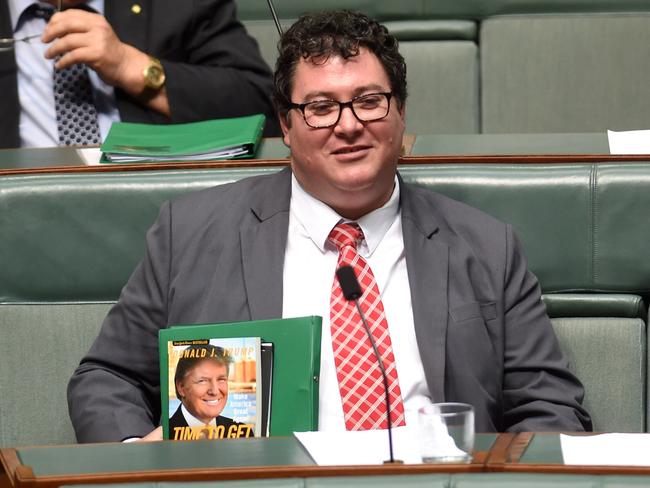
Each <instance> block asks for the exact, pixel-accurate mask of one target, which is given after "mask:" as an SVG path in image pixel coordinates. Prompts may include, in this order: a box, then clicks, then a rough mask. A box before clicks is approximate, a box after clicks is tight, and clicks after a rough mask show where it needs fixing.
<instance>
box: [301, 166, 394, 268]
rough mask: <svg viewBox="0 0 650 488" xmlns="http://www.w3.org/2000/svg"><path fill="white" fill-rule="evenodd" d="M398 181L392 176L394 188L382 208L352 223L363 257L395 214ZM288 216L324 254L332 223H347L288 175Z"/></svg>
mask: <svg viewBox="0 0 650 488" xmlns="http://www.w3.org/2000/svg"><path fill="white" fill-rule="evenodd" d="M399 195H400V188H399V179H398V178H397V175H395V186H394V190H393V193H392V195H391V197H390V198H389V199H388V202H386V203H385V204H384V205H383V206H382V207H380V208H378V209H376V210H373V211H372V212H370V213H368V214H366V215H364V216H363V217H361V218H360V219H358V220H357V221H356V222H357V223H358V224H359V227H361V230H362V231H363V235H364V237H365V239H364V241H365V242H364V243H362V244H361V246H362V250H363V249H364V248H365V252H364V254H367V255H370V254H372V253H373V252H374V251H375V249H377V246H378V245H379V243H380V242H381V240H382V239H383V238H384V236H385V235H386V232H388V229H389V228H390V226H391V225H392V223H393V222H394V221H395V218H396V217H397V216H398V214H399ZM291 213H292V214H293V215H294V216H295V218H296V219H297V220H298V221H299V222H300V224H302V226H303V227H304V229H305V231H306V232H307V234H308V236H309V238H310V239H311V240H312V241H313V242H314V244H316V246H317V247H318V248H319V249H320V250H321V251H322V252H325V248H326V245H327V238H328V236H329V234H330V232H331V230H332V229H333V228H334V226H335V225H336V224H338V223H339V222H350V221H349V220H348V219H345V218H343V217H341V216H340V215H339V214H337V213H336V212H335V211H334V210H333V209H332V208H331V207H329V206H328V205H326V204H325V203H323V202H321V201H320V200H318V199H317V198H315V197H313V196H312V195H310V194H309V193H307V192H306V191H305V190H304V188H303V187H302V186H300V183H298V180H297V179H296V177H295V176H294V175H293V174H291Z"/></svg>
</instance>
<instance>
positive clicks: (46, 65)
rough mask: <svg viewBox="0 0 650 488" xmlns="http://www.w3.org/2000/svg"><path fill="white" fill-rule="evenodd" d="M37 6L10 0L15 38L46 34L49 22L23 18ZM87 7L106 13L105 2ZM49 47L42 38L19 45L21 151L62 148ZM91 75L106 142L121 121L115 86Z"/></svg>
mask: <svg viewBox="0 0 650 488" xmlns="http://www.w3.org/2000/svg"><path fill="white" fill-rule="evenodd" d="M33 3H35V2H34V0H9V15H10V16H11V25H12V26H13V27H14V38H16V39H20V38H23V37H26V36H32V35H37V34H38V35H39V36H40V35H41V34H42V33H43V31H44V30H45V25H46V22H45V19H38V18H26V17H25V16H22V14H23V12H24V11H25V10H26V9H27V8H28V7H29V6H30V5H32V4H33ZM40 3H41V5H46V4H44V3H42V2H40ZM86 3H87V4H88V6H90V7H92V8H93V9H94V10H95V11H97V12H99V13H103V12H104V0H89V1H88V2H86ZM47 5H49V4H47ZM50 6H51V5H50ZM48 46H49V44H43V43H42V42H41V41H40V38H38V37H37V38H35V39H32V40H30V41H29V42H17V43H16V44H15V54H16V63H17V65H18V98H19V102H20V129H19V130H20V142H21V144H20V145H21V147H52V146H58V145H59V132H58V128H57V125H56V114H55V110H54V85H53V81H52V72H53V70H54V60H51V59H45V51H46V50H47V48H48ZM88 74H89V76H90V83H91V85H92V88H93V98H94V102H95V107H96V108H97V116H98V122H99V129H100V132H101V136H102V140H104V139H105V138H106V134H108V130H109V129H110V127H111V124H112V123H113V122H115V121H119V120H120V115H119V112H118V110H117V104H116V101H115V91H114V89H113V87H112V86H110V85H108V84H106V83H104V82H103V81H102V80H101V79H100V78H99V76H98V75H97V73H95V71H93V70H92V69H88Z"/></svg>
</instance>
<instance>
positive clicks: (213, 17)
mask: <svg viewBox="0 0 650 488" xmlns="http://www.w3.org/2000/svg"><path fill="white" fill-rule="evenodd" d="M107 8H111V9H112V11H107V17H108V19H109V22H110V23H111V25H112V26H113V28H114V29H115V31H116V33H117V34H118V36H119V37H120V39H121V40H122V41H123V42H126V43H127V44H132V45H133V46H135V47H137V48H138V49H140V50H142V51H144V52H146V53H148V54H150V55H152V56H155V57H157V58H159V59H160V60H161V62H162V64H163V66H164V69H165V73H166V75H167V80H166V83H165V86H166V89H167V97H168V99H169V105H170V108H171V122H173V123H180V122H192V121H197V120H204V119H214V118H223V117H237V116H243V115H251V114H254V113H264V114H266V116H267V125H266V131H265V135H279V125H278V124H277V121H276V116H275V113H274V110H273V106H272V103H271V98H270V94H271V91H272V86H273V84H272V79H271V73H270V70H269V67H268V66H267V65H266V63H265V62H264V60H263V59H262V57H261V54H260V52H259V49H258V48H257V44H256V42H255V41H254V39H253V38H252V37H250V36H249V35H248V34H247V33H246V31H245V29H244V27H243V26H242V25H241V24H240V23H239V21H238V20H237V19H236V8H235V3H234V2H233V1H232V0H201V1H194V2H181V3H179V2H176V1H174V0H171V1H170V0H162V1H160V0H157V1H156V2H152V4H151V8H152V12H151V14H150V15H151V18H150V19H149V25H148V37H147V38H146V39H143V38H142V36H141V33H139V32H134V30H133V26H132V25H129V20H128V19H123V18H122V17H123V16H125V15H127V14H125V13H124V12H123V9H124V7H120V11H117V10H116V9H117V6H112V7H109V6H107ZM124 10H126V9H124ZM118 107H119V110H120V115H121V117H122V120H124V121H133V122H146V121H155V122H164V121H165V120H164V117H163V116H162V115H160V114H156V113H153V112H149V111H147V109H146V108H144V107H142V106H141V105H139V104H137V103H133V100H132V99H130V98H129V97H128V96H126V95H125V94H124V93H122V92H119V93H118Z"/></svg>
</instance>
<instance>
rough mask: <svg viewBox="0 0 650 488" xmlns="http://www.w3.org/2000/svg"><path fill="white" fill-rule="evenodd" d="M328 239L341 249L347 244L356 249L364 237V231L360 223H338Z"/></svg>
mask: <svg viewBox="0 0 650 488" xmlns="http://www.w3.org/2000/svg"><path fill="white" fill-rule="evenodd" d="M327 239H328V240H329V241H330V242H331V243H332V244H334V245H335V246H336V247H337V248H338V249H339V251H341V250H342V249H343V248H344V247H346V246H352V247H353V248H354V249H356V248H357V245H358V244H359V241H361V239H363V231H362V230H361V228H360V227H359V224H337V225H336V226H334V228H333V229H332V231H331V232H330V235H329V237H328V238H327Z"/></svg>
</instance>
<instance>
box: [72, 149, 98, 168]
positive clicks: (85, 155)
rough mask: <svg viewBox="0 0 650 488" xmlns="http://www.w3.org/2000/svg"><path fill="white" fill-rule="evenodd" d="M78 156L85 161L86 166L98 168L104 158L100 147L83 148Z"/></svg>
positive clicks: (78, 151) (78, 152) (79, 150)
mask: <svg viewBox="0 0 650 488" xmlns="http://www.w3.org/2000/svg"><path fill="white" fill-rule="evenodd" d="M77 154H78V155H79V156H80V157H81V159H83V160H84V163H86V166H97V165H99V160H100V159H101V157H102V151H101V149H99V148H98V147H81V148H79V149H77Z"/></svg>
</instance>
